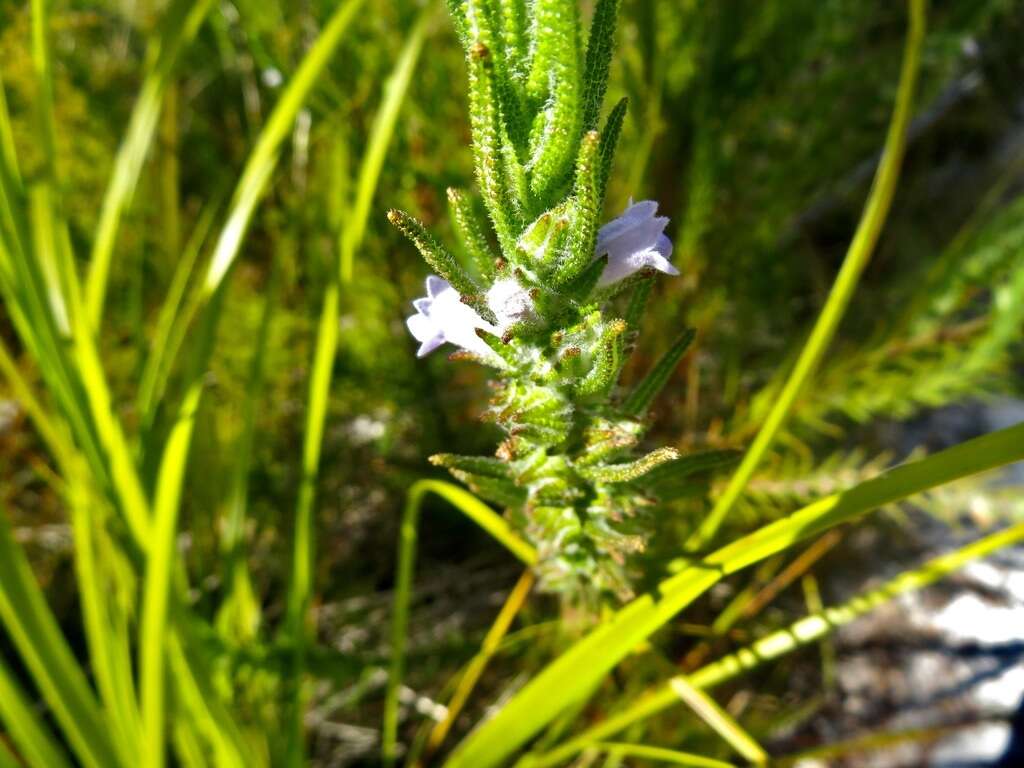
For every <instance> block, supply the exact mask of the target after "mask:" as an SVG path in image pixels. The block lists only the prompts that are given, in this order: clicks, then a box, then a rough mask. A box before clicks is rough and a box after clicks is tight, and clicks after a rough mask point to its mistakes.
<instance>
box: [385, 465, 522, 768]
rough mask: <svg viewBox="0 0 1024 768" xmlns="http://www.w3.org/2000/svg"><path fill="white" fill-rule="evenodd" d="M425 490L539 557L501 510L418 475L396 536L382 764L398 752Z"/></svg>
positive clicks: (510, 546)
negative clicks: (400, 705)
mask: <svg viewBox="0 0 1024 768" xmlns="http://www.w3.org/2000/svg"><path fill="white" fill-rule="evenodd" d="M428 493H433V494H436V495H438V496H440V497H441V498H442V499H444V500H445V501H447V502H448V503H449V504H451V505H452V506H453V507H455V508H456V509H458V510H459V511H460V512H462V513H463V514H464V515H466V516H467V517H468V518H469V519H470V520H472V521H473V522H474V523H476V524H477V525H479V526H480V527H481V528H483V529H484V530H485V531H487V533H489V534H490V535H491V536H492V537H493V538H494V539H495V540H497V541H498V543H500V544H502V545H503V546H504V547H505V548H506V549H507V550H508V551H509V552H511V553H512V554H513V555H515V556H516V557H517V558H519V559H520V560H521V561H522V562H523V563H525V564H526V565H527V566H532V565H534V564H535V563H536V562H537V551H536V550H535V549H534V548H533V547H532V546H530V545H529V544H527V543H526V542H525V541H523V540H522V539H520V538H519V537H518V536H517V535H516V534H515V533H514V532H513V531H512V527H511V526H510V525H509V524H508V521H506V520H505V518H503V517H502V516H501V515H499V514H498V513H497V512H495V511H494V510H493V509H491V508H490V507H488V506H487V505H486V504H484V503H483V502H481V501H480V500H479V499H477V498H476V497H475V496H474V495H473V494H471V493H469V492H468V491H465V490H463V489H462V488H460V487H459V486H457V485H452V484H451V483H445V482H442V481H440V480H419V481H417V482H415V483H413V485H412V487H411V488H410V489H409V493H408V494H407V495H406V500H405V511H404V512H403V513H402V525H401V527H400V528H399V536H398V573H397V574H396V576H395V598H394V608H393V609H392V616H391V669H390V671H389V677H388V687H387V692H386V693H385V697H384V730H383V736H382V738H381V756H382V761H383V762H384V764H385V765H391V764H393V763H394V761H395V757H396V756H397V751H398V749H397V748H398V689H399V688H400V687H401V684H402V675H403V674H404V671H405V641H406V635H407V633H408V626H409V603H410V602H411V600H412V575H413V569H414V568H415V565H416V539H417V535H418V534H417V531H418V529H419V518H420V507H421V506H422V504H423V497H424V496H426V495H427V494H428Z"/></svg>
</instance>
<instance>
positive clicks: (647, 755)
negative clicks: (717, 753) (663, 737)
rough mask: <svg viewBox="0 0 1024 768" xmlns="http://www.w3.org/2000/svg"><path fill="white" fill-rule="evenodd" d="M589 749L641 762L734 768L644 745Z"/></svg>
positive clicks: (698, 756) (720, 761)
mask: <svg viewBox="0 0 1024 768" xmlns="http://www.w3.org/2000/svg"><path fill="white" fill-rule="evenodd" d="M591 749H596V750H600V751H601V752H607V753H608V754H610V755H612V756H613V757H639V758H640V759H642V760H654V761H655V762H659V763H667V764H669V765H689V766H692V768H735V766H734V765H733V764H732V763H726V762H723V761H722V760H713V759H712V758H710V757H701V756H700V755H694V754H692V753H690V752H680V751H678V750H675V749H664V748H663V747H648V746H646V745H645V744H623V743H621V742H607V743H601V744H593V745H591Z"/></svg>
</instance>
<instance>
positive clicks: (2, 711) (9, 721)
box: [0, 657, 71, 768]
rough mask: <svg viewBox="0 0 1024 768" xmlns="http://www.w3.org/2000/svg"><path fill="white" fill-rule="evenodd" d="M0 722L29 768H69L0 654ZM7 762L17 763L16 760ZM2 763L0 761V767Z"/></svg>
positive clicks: (0, 743) (60, 750)
mask: <svg viewBox="0 0 1024 768" xmlns="http://www.w3.org/2000/svg"><path fill="white" fill-rule="evenodd" d="M0 722H2V723H3V724H4V727H5V728H6V729H7V733H8V734H9V735H10V739H11V741H12V742H13V743H14V745H15V746H16V747H17V749H18V751H19V753H20V755H21V757H22V758H23V759H24V760H25V763H26V764H27V765H28V766H29V768H71V763H70V762H68V758H67V756H66V755H65V753H64V750H63V749H62V748H61V747H60V745H58V744H57V742H56V741H55V740H54V738H53V735H52V734H51V733H50V732H49V730H47V728H46V726H45V725H43V722H42V721H41V720H40V719H39V715H38V714H36V711H35V709H34V708H33V707H32V703H31V702H30V701H29V700H28V697H26V696H25V693H24V692H23V691H22V690H21V687H20V686H19V685H18V683H17V681H16V680H15V679H14V676H13V675H12V674H11V671H10V670H9V669H8V668H7V665H6V664H5V663H4V660H3V657H0ZM2 745H3V742H2V741H0V746H2ZM8 755H9V753H8ZM11 760H12V761H13V760H14V758H13V757H11ZM10 764H11V765H15V766H19V765H20V763H19V762H17V761H14V762H12V763H10ZM3 765H4V763H3V760H0V766H3Z"/></svg>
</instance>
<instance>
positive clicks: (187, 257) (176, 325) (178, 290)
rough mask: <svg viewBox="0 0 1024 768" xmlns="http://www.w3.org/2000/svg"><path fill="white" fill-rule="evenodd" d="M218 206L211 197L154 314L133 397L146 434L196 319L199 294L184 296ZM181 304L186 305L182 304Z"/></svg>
mask: <svg viewBox="0 0 1024 768" xmlns="http://www.w3.org/2000/svg"><path fill="white" fill-rule="evenodd" d="M219 207H220V196H218V195H214V196H213V198H211V200H210V202H208V203H207V204H206V206H205V207H204V208H203V211H202V213H201V214H200V215H199V219H198V221H196V224H195V226H194V227H193V228H192V232H191V233H190V234H189V238H188V241H187V242H186V243H185V247H184V249H183V250H182V252H181V257H180V258H179V259H178V262H177V264H175V267H174V274H173V276H172V277H171V284H170V286H169V287H168V289H167V296H166V297H165V298H164V301H163V303H162V304H161V305H160V311H159V312H158V313H157V320H156V325H155V327H154V330H153V338H152V340H151V342H150V345H149V346H150V352H149V354H148V355H147V356H146V362H145V364H144V365H143V368H142V374H141V376H140V377H139V391H138V395H137V396H136V402H137V404H138V411H139V420H140V423H141V429H142V431H143V432H147V431H148V430H149V428H150V427H151V426H152V424H153V420H154V419H155V417H156V407H157V404H158V403H159V402H160V400H161V398H162V397H163V395H164V392H165V390H166V388H167V380H168V378H169V377H170V369H171V367H172V365H173V362H174V360H175V358H176V357H177V356H178V350H180V349H181V346H182V344H183V343H184V341H185V339H186V338H187V335H188V328H189V326H190V325H191V323H192V320H193V319H194V318H195V315H196V310H197V309H198V303H199V302H198V297H199V292H198V291H195V292H193V293H192V294H191V296H190V297H189V298H186V296H185V294H186V291H187V289H188V285H189V278H190V277H191V276H192V273H193V270H194V269H195V265H196V261H197V260H198V259H199V254H200V252H201V251H202V249H203V245H204V244H205V243H206V238H207V236H208V235H209V234H210V230H211V229H212V227H213V222H214V218H215V217H216V215H217V209H218V208H219ZM183 302H185V303H184V304H183Z"/></svg>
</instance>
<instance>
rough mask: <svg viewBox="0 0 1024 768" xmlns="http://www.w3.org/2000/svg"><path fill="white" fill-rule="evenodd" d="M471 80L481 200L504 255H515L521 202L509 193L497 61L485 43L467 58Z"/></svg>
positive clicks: (471, 120) (478, 44)
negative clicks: (495, 72) (498, 90)
mask: <svg viewBox="0 0 1024 768" xmlns="http://www.w3.org/2000/svg"><path fill="white" fill-rule="evenodd" d="M466 63H467V70H468V79H469V125H470V129H471V131H472V134H473V161H474V166H475V168H476V179H477V184H478V185H479V187H480V196H481V197H482V198H483V201H484V206H485V207H486V208H487V213H488V215H489V216H490V217H491V223H492V224H493V225H494V231H495V232H496V233H497V235H498V241H499V243H500V244H501V247H502V251H503V252H504V253H512V252H513V248H514V244H515V240H516V230H517V229H518V222H517V219H518V212H519V209H520V203H521V200H520V201H516V200H515V199H514V198H513V196H512V195H511V193H510V189H509V183H508V180H507V178H506V170H505V146H504V145H505V140H504V135H505V134H504V129H503V127H502V125H501V111H500V109H499V106H498V94H497V88H498V86H497V84H496V82H495V76H494V61H493V59H492V56H491V50H490V48H489V47H488V45H487V42H486V41H485V40H481V39H478V40H475V41H473V43H472V44H471V45H470V46H469V49H468V51H467V56H466Z"/></svg>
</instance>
